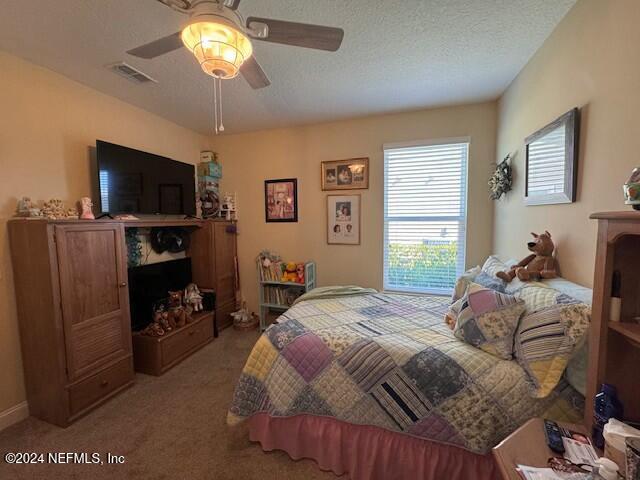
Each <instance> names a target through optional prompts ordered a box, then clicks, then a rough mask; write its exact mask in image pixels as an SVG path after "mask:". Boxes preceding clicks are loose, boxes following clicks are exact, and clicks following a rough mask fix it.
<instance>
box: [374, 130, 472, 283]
mask: <svg viewBox="0 0 640 480" xmlns="http://www.w3.org/2000/svg"><path fill="white" fill-rule="evenodd" d="M468 154H469V142H468V140H465V141H461V140H458V141H453V140H452V141H448V142H447V143H439V144H429V145H407V146H393V145H392V146H386V145H385V150H384V288H385V290H395V291H404V292H421V293H450V292H451V291H452V289H453V286H454V284H455V281H456V278H457V277H458V276H459V275H460V274H461V273H462V272H463V271H464V264H465V230H466V214H467V212H466V210H467V158H468Z"/></svg>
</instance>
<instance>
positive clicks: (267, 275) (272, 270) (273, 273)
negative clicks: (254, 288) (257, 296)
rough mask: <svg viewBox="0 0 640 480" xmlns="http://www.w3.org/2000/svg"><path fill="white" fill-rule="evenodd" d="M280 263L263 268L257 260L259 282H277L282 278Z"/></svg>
mask: <svg viewBox="0 0 640 480" xmlns="http://www.w3.org/2000/svg"><path fill="white" fill-rule="evenodd" d="M282 271H283V268H282V262H271V263H270V264H269V266H265V265H264V264H263V263H262V262H261V261H260V260H258V272H260V281H261V282H279V281H280V279H281V278H282Z"/></svg>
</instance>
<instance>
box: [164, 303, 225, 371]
mask: <svg viewBox="0 0 640 480" xmlns="http://www.w3.org/2000/svg"><path fill="white" fill-rule="evenodd" d="M212 338H213V319H212V316H211V315H206V316H204V317H203V318H201V319H199V320H197V321H196V322H194V323H192V324H190V325H187V326H186V327H184V328H182V329H181V330H179V331H177V332H175V333H174V334H173V335H171V336H170V337H168V338H166V339H164V341H163V342H161V348H162V354H161V355H162V367H163V368H165V367H167V366H168V365H170V364H171V363H173V362H175V361H176V360H179V359H180V358H181V357H183V356H185V355H186V354H187V353H189V352H190V351H191V350H193V349H194V348H196V347H198V346H200V345H203V344H205V343H207V342H209V341H210V340H211V339H212Z"/></svg>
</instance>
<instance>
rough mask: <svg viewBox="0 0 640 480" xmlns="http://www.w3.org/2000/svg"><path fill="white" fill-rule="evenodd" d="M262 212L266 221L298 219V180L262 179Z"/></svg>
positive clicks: (292, 220)
mask: <svg viewBox="0 0 640 480" xmlns="http://www.w3.org/2000/svg"><path fill="white" fill-rule="evenodd" d="M264 214H265V220H266V221H267V222H297V221H298V180H297V179H296V178H286V179H281V180H265V181H264Z"/></svg>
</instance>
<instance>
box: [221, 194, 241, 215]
mask: <svg viewBox="0 0 640 480" xmlns="http://www.w3.org/2000/svg"><path fill="white" fill-rule="evenodd" d="M237 209H238V205H237V201H236V195H235V194H233V195H230V194H225V196H224V197H223V200H222V204H221V205H220V216H221V217H225V218H226V219H227V220H237V219H238V210H237Z"/></svg>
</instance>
